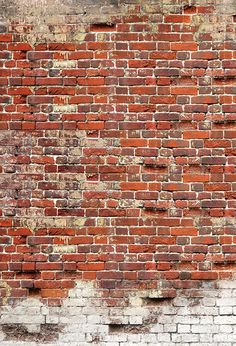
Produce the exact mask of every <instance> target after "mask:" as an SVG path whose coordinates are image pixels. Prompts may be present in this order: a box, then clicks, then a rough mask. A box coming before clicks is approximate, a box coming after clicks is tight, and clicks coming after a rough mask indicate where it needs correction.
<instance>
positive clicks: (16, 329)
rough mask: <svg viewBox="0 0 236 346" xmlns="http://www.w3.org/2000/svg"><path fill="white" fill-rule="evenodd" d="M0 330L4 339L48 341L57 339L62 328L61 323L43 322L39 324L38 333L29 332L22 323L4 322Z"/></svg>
mask: <svg viewBox="0 0 236 346" xmlns="http://www.w3.org/2000/svg"><path fill="white" fill-rule="evenodd" d="M1 328H2V331H3V332H4V334H5V335H6V338H5V341H12V340H16V341H26V342H41V343H48V342H54V341H57V340H58V337H59V333H60V332H61V331H62V329H63V325H54V324H45V325H41V331H40V332H39V333H30V332H28V330H27V328H26V327H25V326H24V325H22V324H4V325H2V327H1Z"/></svg>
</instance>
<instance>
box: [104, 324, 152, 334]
mask: <svg viewBox="0 0 236 346" xmlns="http://www.w3.org/2000/svg"><path fill="white" fill-rule="evenodd" d="M148 331H149V327H148V326H146V325H143V324H115V323H114V324H110V325H109V333H111V334H119V333H130V334H139V333H147V332H148Z"/></svg>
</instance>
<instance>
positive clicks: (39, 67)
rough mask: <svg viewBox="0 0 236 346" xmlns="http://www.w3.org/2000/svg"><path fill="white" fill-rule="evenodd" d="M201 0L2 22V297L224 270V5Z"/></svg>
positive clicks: (230, 177)
mask: <svg viewBox="0 0 236 346" xmlns="http://www.w3.org/2000/svg"><path fill="white" fill-rule="evenodd" d="M208 3H209V2H205V3H203V4H202V5H201V4H199V2H198V4H197V3H196V6H190V5H189V6H187V5H186V6H184V3H181V4H180V5H179V4H178V2H177V1H176V4H173V2H172V5H170V4H169V5H168V4H167V5H163V4H162V5H163V6H162V7H160V6H159V5H158V6H157V5H155V4H146V5H142V6H141V5H138V4H137V5H134V4H130V5H126V12H125V13H124V14H123V15H122V14H119V15H116V16H115V17H110V19H109V21H108V22H107V21H103V22H102V23H101V21H100V22H99V21H98V23H96V21H94V20H93V23H92V24H88V23H87V24H86V25H85V24H84V28H85V29H84V32H82V33H79V34H78V33H77V36H73V35H72V34H71V32H73V30H72V29H74V27H75V26H76V25H75V24H74V26H70V25H69V24H65V23H64V24H63V26H61V27H59V29H58V28H57V27H56V26H55V25H51V28H50V26H48V28H49V29H50V30H51V32H52V36H53V35H54V36H53V37H55V40H54V41H53V39H52V37H51V36H50V39H48V40H47V36H44V37H43V38H42V39H41V40H40V38H39V37H37V39H36V40H35V42H33V40H32V37H33V35H34V34H35V35H36V33H35V32H34V31H33V30H34V25H33V24H32V23H30V24H28V23H27V22H24V23H23V24H22V21H20V20H18V21H17V20H16V19H15V18H14V15H11V17H10V18H11V20H10V23H8V25H6V26H5V24H2V25H1V32H2V33H1V34H0V41H1V43H0V48H1V52H0V58H1V60H0V66H1V70H0V94H1V96H0V101H1V106H0V130H1V131H0V145H1V147H0V150H1V151H0V155H1V156H0V158H1V163H0V169H1V178H0V189H1V191H0V203H1V204H0V207H1V220H0V226H1V228H0V239H1V246H0V251H1V254H0V269H1V280H2V283H3V284H2V288H1V289H0V291H1V295H2V297H3V302H6V301H8V302H11V301H12V300H11V299H13V300H14V298H17V299H18V298H24V297H27V296H28V295H35V294H37V295H40V296H42V297H43V298H45V301H47V300H48V302H49V303H53V304H57V303H59V301H60V299H61V298H64V297H66V296H67V291H68V289H70V288H73V287H74V284H75V281H76V280H81V279H82V280H96V282H97V285H98V286H99V287H101V288H104V289H111V291H110V292H109V293H108V296H109V297H113V298H119V297H121V296H123V295H124V294H125V293H124V289H134V288H142V289H144V288H155V287H157V285H158V283H159V282H160V281H162V280H163V282H164V283H165V284H164V287H163V294H164V295H167V296H173V295H174V294H175V289H176V288H197V287H198V286H199V284H200V282H201V280H217V279H230V278H231V277H232V272H233V271H234V269H235V264H234V263H235V259H236V256H235V249H236V245H235V242H236V235H235V225H234V220H235V219H234V218H235V196H236V195H235V189H236V183H235V181H236V180H235V178H236V173H235V162H236V160H235V152H236V151H235V143H236V142H235V135H236V129H235V119H236V116H235V114H236V106H235V101H236V96H235V94H236V89H235V85H236V79H235V74H236V63H235V57H236V53H235V42H234V40H233V38H234V37H235V36H234V32H235V16H233V15H232V14H231V13H229V14H225V13H223V12H220V11H221V10H222V9H221V7H219V8H218V7H217V6H214V5H212V4H211V5H208ZM9 16H10V15H9ZM15 17H17V15H15ZM12 18H14V20H13V19H12ZM215 23H217V25H216V24H215ZM64 28H67V32H66V35H65V37H64V36H63V37H62V39H61V41H60V37H61V36H60V34H61V32H63V33H64ZM217 28H218V29H217ZM45 35H46V34H45ZM64 38H66V40H65V39H64ZM63 41H66V42H63ZM111 304H116V303H115V300H113V301H112V303H111Z"/></svg>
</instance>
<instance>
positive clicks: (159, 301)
mask: <svg viewBox="0 0 236 346" xmlns="http://www.w3.org/2000/svg"><path fill="white" fill-rule="evenodd" d="M172 299H173V298H171V297H164V298H163V297H161V298H150V297H148V298H143V302H144V305H148V306H160V305H166V304H169V303H170V301H171V300H172Z"/></svg>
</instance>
